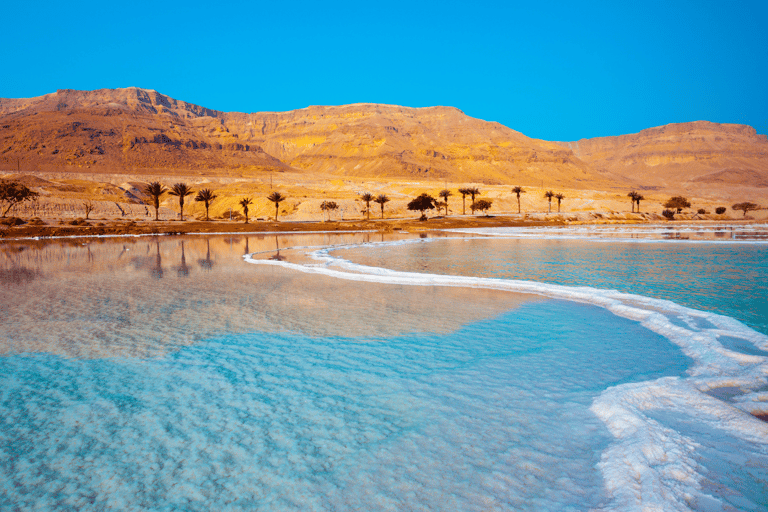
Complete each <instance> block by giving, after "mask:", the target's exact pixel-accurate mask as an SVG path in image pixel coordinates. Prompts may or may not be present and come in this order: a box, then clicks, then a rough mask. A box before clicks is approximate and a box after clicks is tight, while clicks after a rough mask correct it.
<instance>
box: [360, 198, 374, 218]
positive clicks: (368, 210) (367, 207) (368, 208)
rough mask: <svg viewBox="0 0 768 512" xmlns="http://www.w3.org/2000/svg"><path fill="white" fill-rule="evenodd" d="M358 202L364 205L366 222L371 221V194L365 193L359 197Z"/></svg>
mask: <svg viewBox="0 0 768 512" xmlns="http://www.w3.org/2000/svg"><path fill="white" fill-rule="evenodd" d="M360 200H361V201H363V202H364V203H365V214H366V216H367V218H368V220H371V201H373V194H371V193H370V192H366V193H365V194H363V195H361V196H360Z"/></svg>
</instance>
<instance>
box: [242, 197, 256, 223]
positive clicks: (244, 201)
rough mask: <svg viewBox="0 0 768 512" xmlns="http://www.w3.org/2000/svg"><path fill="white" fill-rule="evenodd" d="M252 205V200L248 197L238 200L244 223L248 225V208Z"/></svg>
mask: <svg viewBox="0 0 768 512" xmlns="http://www.w3.org/2000/svg"><path fill="white" fill-rule="evenodd" d="M252 204H253V199H251V198H250V197H244V198H242V199H241V200H240V206H242V207H243V213H244V214H245V223H246V224H248V207H249V206H250V205H252Z"/></svg>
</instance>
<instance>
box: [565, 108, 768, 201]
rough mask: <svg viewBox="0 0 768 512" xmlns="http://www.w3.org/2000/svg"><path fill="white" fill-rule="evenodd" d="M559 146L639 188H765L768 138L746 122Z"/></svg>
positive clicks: (668, 127) (685, 125) (660, 129)
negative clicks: (745, 123)
mask: <svg viewBox="0 0 768 512" xmlns="http://www.w3.org/2000/svg"><path fill="white" fill-rule="evenodd" d="M561 145H562V146H563V147H566V148H568V149H571V150H573V152H574V154H575V155H576V156H577V157H578V158H579V159H581V160H583V161H584V162H586V163H588V164H590V165H591V166H593V167H595V168H597V169H600V170H602V171H604V172H608V173H610V174H611V175H613V176H614V177H615V178H616V179H618V180H620V181H633V182H636V183H637V184H638V185H639V188H643V186H645V187H647V188H661V189H668V188H676V187H688V188H694V189H703V188H710V189H713V188H714V189H717V188H718V187H723V186H726V187H732V186H736V187H740V186H749V187H768V138H766V136H765V135H759V134H757V133H756V132H755V129H754V128H752V127H750V126H745V125H739V124H718V123H710V122H707V121H696V122H692V123H677V124H668V125H665V126H659V127H656V128H649V129H647V130H643V131H641V132H639V133H633V134H630V135H621V136H618V137H599V138H594V139H582V140H580V141H578V142H563V143H561Z"/></svg>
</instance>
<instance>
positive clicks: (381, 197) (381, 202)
mask: <svg viewBox="0 0 768 512" xmlns="http://www.w3.org/2000/svg"><path fill="white" fill-rule="evenodd" d="M373 202H374V203H379V205H380V206H381V218H382V219H383V218H384V205H385V204H386V203H388V202H389V198H388V197H387V196H386V195H385V194H379V195H378V196H377V197H376V199H374V200H373Z"/></svg>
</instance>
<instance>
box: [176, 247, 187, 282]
mask: <svg viewBox="0 0 768 512" xmlns="http://www.w3.org/2000/svg"><path fill="white" fill-rule="evenodd" d="M176 273H177V274H178V275H179V277H187V276H188V275H189V267H188V266H187V258H185V257H184V240H182V241H181V265H179V268H177V269H176Z"/></svg>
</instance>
